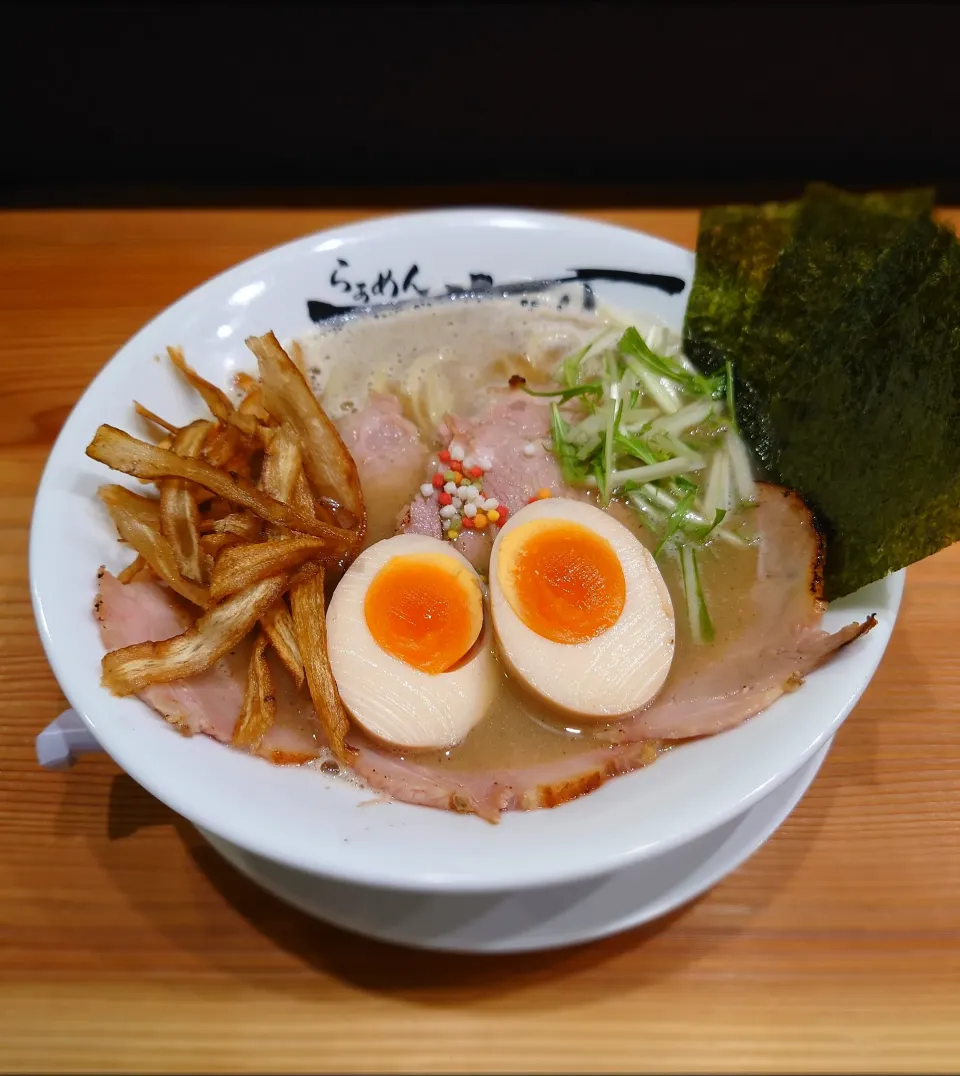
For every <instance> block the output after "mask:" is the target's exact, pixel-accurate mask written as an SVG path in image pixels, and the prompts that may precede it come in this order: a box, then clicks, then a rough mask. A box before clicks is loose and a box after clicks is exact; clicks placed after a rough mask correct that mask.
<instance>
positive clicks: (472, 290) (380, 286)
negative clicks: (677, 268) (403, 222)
mask: <svg viewBox="0 0 960 1076" xmlns="http://www.w3.org/2000/svg"><path fill="white" fill-rule="evenodd" d="M364 275H365V276H366V274H364ZM419 276H420V267H419V265H418V264H417V263H416V262H411V263H410V266H409V268H408V269H407V270H406V272H405V273H403V274H401V273H399V272H397V273H394V270H393V269H392V268H391V269H381V270H379V271H378V272H377V274H376V277H373V275H370V276H369V277H368V278H367V279H364V280H360V279H357V277H356V275H355V274H354V273H352V272H351V267H350V263H349V262H348V261H347V259H346V258H337V260H336V265H335V266H334V267H333V271H332V272H331V273H330V277H329V283H330V287H331V288H332V289H333V290H335V291H337V292H339V294H340V295H341V296H342V297H343V298H344V299H349V300H350V301H349V302H347V303H342V304H341V303H330V302H325V301H323V300H320V299H308V300H307V313H308V314H309V315H310V320H311V321H314V322H317V323H320V322H322V321H327V320H328V319H329V318H333V317H337V316H338V315H343V314H348V313H351V312H353V311H356V310H361V309H364V308H366V307H369V306H372V305H383V304H384V303H404V302H411V301H412V302H416V301H417V300H419V299H426V298H427V297H428V296H429V295H430V291H431V289H430V287H429V286H425V285H422V284H420V283H418V282H417V281H418V278H419ZM467 276H468V277H469V280H470V283H469V284H467V285H463V284H444V285H443V287H442V290H440V291H439V292H436V293H435V294H436V296H437V297H438V298H439V297H442V296H444V295H446V296H447V297H448V298H449V297H454V296H466V295H479V294H490V293H496V294H500V295H503V296H504V297H506V296H508V295H520V296H524V295H525V296H526V297H525V298H522V299H521V303H522V304H523V305H524V306H530V307H536V306H538V305H539V300H538V299H536V298H534V297H533V294H532V293H535V292H543V291H547V290H549V289H550V288H555V287H557V286H559V285H562V284H578V285H580V289H581V290H580V301H581V305H582V309H583V310H584V311H591V310H594V309H596V305H597V300H596V296H595V294H594V291H593V289H592V288H591V287H590V282H596V281H607V282H610V283H623V284H634V285H637V286H638V287H645V288H656V289H657V290H659V291H663V292H665V293H666V294H667V295H678V294H680V293H681V292H682V291H683V289H684V288H685V287H686V286H687V285H686V281H684V280H682V279H681V278H680V277H675V276H667V275H665V274H662V273H644V272H638V271H636V270H633V269H572V270H567V273H566V274H565V275H563V276H557V277H551V278H549V279H544V280H525V281H517V282H509V283H503V284H497V285H496V286H494V277H493V274H492V273H484V272H471V273H468V274H467ZM368 279H369V280H372V283H368V282H367V280H368ZM570 301H571V299H570V294H569V292H564V293H563V294H562V295H561V296H560V297H559V299H558V300H557V309H558V310H563V309H565V308H567V307H568V306H569V305H570Z"/></svg>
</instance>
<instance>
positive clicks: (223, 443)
mask: <svg viewBox="0 0 960 1076" xmlns="http://www.w3.org/2000/svg"><path fill="white" fill-rule="evenodd" d="M259 449H260V437H259V435H258V436H257V438H256V439H254V438H253V437H248V436H247V435H246V434H245V433H243V432H242V431H241V430H238V429H237V427H236V426H224V425H222V424H219V423H218V424H217V425H216V426H215V428H214V429H213V431H212V432H211V434H210V436H209V437H208V438H207V442H206V444H205V445H204V446H203V452H202V453H201V459H202V460H203V461H204V463H209V464H210V466H211V467H219V468H220V469H221V470H223V471H235V472H236V473H237V474H242V475H243V476H244V478H249V477H250V473H251V470H252V466H253V457H254V455H255V454H256V453H257V452H258V451H259Z"/></svg>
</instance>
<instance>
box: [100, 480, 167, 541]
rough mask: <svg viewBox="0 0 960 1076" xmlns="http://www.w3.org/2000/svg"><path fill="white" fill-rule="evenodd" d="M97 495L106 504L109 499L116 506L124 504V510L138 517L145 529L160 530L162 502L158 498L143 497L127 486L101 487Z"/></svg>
mask: <svg viewBox="0 0 960 1076" xmlns="http://www.w3.org/2000/svg"><path fill="white" fill-rule="evenodd" d="M97 495H98V496H99V498H100V500H102V501H103V502H104V504H106V503H107V498H109V499H110V500H112V501H113V502H114V503H116V504H122V505H123V508H124V510H125V511H126V512H129V513H130V514H131V515H133V516H136V518H137V519H138V520H139V522H141V523H142V524H143V525H144V526H145V527H150V528H151V529H152V530H155V531H158V530H160V502H159V501H158V500H157V498H156V497H143V496H141V495H140V494H139V493H134V492H133V490H132V489H127V487H126V486H101V487H100V489H99V490H98V491H97Z"/></svg>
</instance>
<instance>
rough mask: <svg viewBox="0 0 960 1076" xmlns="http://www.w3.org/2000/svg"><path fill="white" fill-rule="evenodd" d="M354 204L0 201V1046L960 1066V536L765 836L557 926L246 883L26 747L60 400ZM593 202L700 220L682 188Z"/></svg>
mask: <svg viewBox="0 0 960 1076" xmlns="http://www.w3.org/2000/svg"><path fill="white" fill-rule="evenodd" d="M375 208H376V207H371V208H370V210H369V212H373V211H375ZM365 215H368V211H360V210H349V211H348V210H322V209H319V210H300V209H298V210H270V211H261V210H258V211H242V210H230V211H158V212H147V211H143V212H141V211H117V212H113V211H103V212H101V211H82V212H66V211H61V212H29V213H6V214H0V759H2V764H0V1070H2V1071H18V1070H21V1071H22V1070H30V1071H36V1072H56V1071H59V1072H64V1071H81V1070H86V1071H90V1070H98V1071H142V1072H159V1071H165V1072H171V1071H178V1072H179V1071H198V1070H207V1071H255V1070H256V1071H291V1072H300V1071H371V1070H380V1071H384V1072H409V1071H421V1072H437V1071H449V1070H453V1069H456V1070H462V1071H471V1072H480V1071H492V1070H504V1069H508V1070H514V1071H532V1072H537V1071H540V1072H545V1071H558V1072H560V1071H563V1072H568V1071H597V1072H599V1071H609V1072H618V1071H662V1072H683V1071H691V1070H698V1069H699V1070H713V1071H722V1072H745V1071H756V1072H762V1071H767V1072H769V1071H809V1072H828V1071H834V1072H835V1071H847V1072H875V1071H888V1072H894V1071H896V1072H908V1071H944V1072H946V1071H956V1067H957V1065H958V1063H960V900H958V898H957V893H958V892H960V721H958V720H957V717H956V715H957V711H958V709H960V661H958V658H957V640H958V639H960V600H958V599H960V547H956V548H954V549H951V550H947V551H945V552H944V553H941V554H938V555H937V556H935V557H932V558H930V559H929V560H927V561H925V562H923V563H922V564H920V565H917V566H915V567H914V568H912V569H911V570H910V572H909V574H908V585H907V591H906V595H905V598H904V605H903V611H902V614H901V618H900V621H899V623H898V625H897V628H896V630H895V632H894V635H893V638H892V640H891V643H890V648H889V651H888V654H887V657H886V659H885V660H884V662H883V664H882V666H881V668H880V670H879V672H878V674H877V676H876V678H875V679H874V681H873V683H872V684H871V686H870V688H869V689H868V691H867V693H866V694H865V696H864V698H863V700H862V701H861V703H860V705H859V706H858V707H857V708H856V710H855V711H854V713H853V714H852V715H851V717H850V719H849V720H848V721H847V722H846V723H845V725H844V726H843V728H842V729H841V731H840V733H839V735H838V737H837V740H836V744H835V746H834V749H833V751H832V752H831V754H830V756H829V757H828V759H827V761H826V763H825V765H824V767H823V770H822V771H821V774H820V776H819V777H818V778H817V780H816V782H815V783H814V785H813V786H812V788H811V790H810V792H809V793H808V795H807V796H806V797H805V799H804V800H803V802H802V803H801V805H800V806H799V807H798V809H797V810H796V811H795V812H794V814H793V815H792V816H791V817H790V819H788V821H787V822H786V824H785V825H784V826H783V827H782V828H781V830H780V831H779V832H778V833H777V834H776V835H775V837H774V838H773V839H772V840H771V841H770V842H769V843H768V844H767V845H766V846H765V847H764V848H763V849H762V850H761V851H760V852H759V853H758V854H757V855H756V856H754V857H753V858H752V859H751V860H750V861H749V862H748V863H747V864H745V865H744V866H743V867H742V868H741V869H740V870H738V871H737V872H735V873H734V874H733V875H732V876H731V877H730V878H728V879H726V880H725V881H724V882H723V883H722V884H720V885H719V886H717V887H716V888H715V889H714V890H713V891H711V892H710V893H709V894H707V895H706V896H705V897H703V898H701V899H700V900H698V901H695V902H694V903H693V904H691V905H689V906H688V907H686V908H684V909H681V910H680V911H678V912H677V913H675V914H673V915H672V916H670V917H668V918H667V919H666V920H664V921H662V922H660V923H657V924H653V925H651V926H649V927H645V928H641V929H639V930H635V931H633V932H631V933H628V934H626V935H624V936H621V937H618V938H612V939H608V940H606V941H603V942H599V943H596V944H594V945H590V946H585V947H580V948H578V949H574V950H571V951H567V952H562V953H554V954H541V955H535V956H526V957H508V958H465V957H448V956H438V955H430V954H422V953H411V952H407V951H402V950H399V949H393V948H390V947H387V946H383V945H379V944H376V943H373V942H369V941H364V940H362V939H358V938H354V937H352V936H349V935H347V934H344V933H342V932H339V931H337V930H334V929H333V928H330V927H327V926H324V925H323V924H320V923H316V922H313V921H311V920H309V919H307V918H306V917H305V916H303V915H300V914H299V913H297V912H294V911H291V910H290V909H287V908H286V907H285V906H283V905H282V904H280V903H279V902H278V901H276V900H275V899H274V898H272V897H270V896H268V895H267V894H265V893H263V892H261V891H259V890H258V889H256V888H255V887H254V886H253V885H252V884H251V883H249V882H247V881H246V880H245V879H243V878H242V877H240V876H239V875H238V874H237V873H236V872H235V871H233V870H232V869H231V868H230V867H228V866H227V865H226V864H225V863H223V862H222V861H221V860H220V859H219V858H218V857H217V856H216V854H215V853H214V852H213V850H212V849H210V848H209V847H208V846H207V845H206V844H205V843H204V842H203V841H202V840H201V839H200V837H199V836H198V834H197V833H196V832H195V831H194V830H193V829H192V828H191V827H190V826H188V825H187V824H185V823H183V822H182V821H181V820H179V819H177V818H176V817H175V816H174V815H173V814H172V813H171V812H170V811H169V810H168V809H167V808H166V807H164V806H163V805H162V804H160V803H159V802H157V801H156V800H154V799H153V798H152V797H150V796H149V795H147V793H145V792H144V791H143V790H141V789H140V788H139V787H138V786H137V785H136V784H135V783H134V782H133V781H132V780H131V779H130V778H128V777H126V776H125V775H124V774H122V773H120V772H119V771H118V770H117V768H116V767H115V766H114V764H113V763H112V762H111V761H110V760H109V759H106V758H89V759H85V760H83V761H82V762H81V763H80V764H79V765H78V766H77V767H76V768H75V769H74V770H72V771H69V772H67V773H62V774H51V773H43V772H41V771H39V770H38V769H37V767H36V764H35V761H34V756H33V744H32V741H33V737H34V736H35V734H36V733H37V731H39V729H40V728H42V726H43V725H44V724H45V723H46V722H47V721H49V720H50V719H51V718H52V717H53V716H55V715H56V714H57V713H58V712H59V711H60V709H61V708H62V707H63V706H64V705H65V703H64V699H63V696H62V693H61V692H60V690H59V688H58V686H57V684H56V682H55V681H54V679H53V677H52V675H51V673H50V670H49V666H48V665H47V663H46V660H45V658H44V656H43V651H42V648H41V646H40V643H39V639H38V638H37V635H36V632H35V629H34V626H33V620H32V612H31V607H30V601H29V590H28V586H27V580H26V555H27V537H28V527H29V517H30V511H31V509H32V502H33V495H34V491H35V489H36V485H37V482H38V481H39V478H40V474H41V472H42V468H43V464H44V461H45V459H46V455H47V453H48V451H49V448H50V445H51V444H52V441H53V439H54V437H55V436H56V433H57V430H58V429H59V427H60V425H61V424H62V422H63V420H64V418H65V417H66V415H67V414H68V412H69V409H70V408H71V407H72V406H73V404H74V402H75V401H76V399H77V397H78V396H79V394H80V393H81V392H82V391H83V388H84V387H85V386H86V384H87V383H88V382H89V380H90V379H91V378H92V377H93V376H94V374H95V373H96V372H97V370H98V369H99V368H100V367H101V366H102V365H103V363H104V362H105V361H106V360H107V359H108V358H109V357H110V355H111V354H112V353H113V352H114V351H115V350H116V349H117V348H118V347H119V346H120V345H121V344H122V343H123V342H124V341H125V340H126V339H127V338H128V337H129V336H131V335H132V334H133V333H134V332H136V331H137V330H138V329H139V328H140V326H141V325H142V324H143V323H144V322H145V321H147V320H148V319H149V318H151V317H153V316H154V315H155V314H157V313H158V312H159V311H160V310H162V309H163V308H164V307H165V306H167V305H168V304H169V303H170V302H172V301H174V300H175V299H176V298H177V297H178V296H180V295H182V294H183V293H184V292H186V291H187V290H189V289H190V288H192V287H195V286H196V285H198V284H200V283H202V282H203V281H204V280H205V279H207V278H208V277H209V276H211V275H212V274H214V273H217V272H220V271H221V270H223V269H225V268H227V267H229V266H230V265H232V264H234V263H235V262H237V261H239V260H241V259H243V258H246V257H249V256H251V255H253V254H255V253H257V252H258V251H260V250H262V249H264V248H265V247H268V246H272V245H275V244H277V243H280V242H283V241H285V240H288V239H291V238H294V237H296V236H299V235H302V234H305V233H308V232H310V231H315V230H318V229H320V228H325V227H330V226H333V225H335V224H341V223H347V222H349V221H350V220H354V219H358V218H361V217H363V216H365ZM585 215H588V216H592V217H595V218H597V219H604V220H610V221H613V222H615V223H620V224H625V225H626V226H628V227H636V228H641V229H643V230H646V231H651V232H654V233H656V234H659V235H662V236H664V237H665V238H668V239H671V240H673V241H675V242H680V243H683V244H685V245H687V246H692V244H693V242H694V239H695V236H696V214H693V213H690V212H686V211H660V210H631V209H604V210H598V211H596V212H594V213H588V214H585ZM948 215H949V216H950V217H951V219H953V220H954V221H958V220H960V213H957V212H955V211H953V212H951V213H949V214H948Z"/></svg>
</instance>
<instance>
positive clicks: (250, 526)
mask: <svg viewBox="0 0 960 1076" xmlns="http://www.w3.org/2000/svg"><path fill="white" fill-rule="evenodd" d="M200 530H201V531H202V532H203V533H204V534H235V535H236V536H237V537H238V538H242V539H243V540H244V541H245V542H259V541H260V536H261V534H262V532H263V523H262V522H261V521H260V519H259V518H258V517H257V516H255V515H253V514H252V513H251V512H230V513H228V514H227V515H225V516H221V517H220V518H219V519H209V520H208V519H205V520H204V521H203V523H201V524H200Z"/></svg>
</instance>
